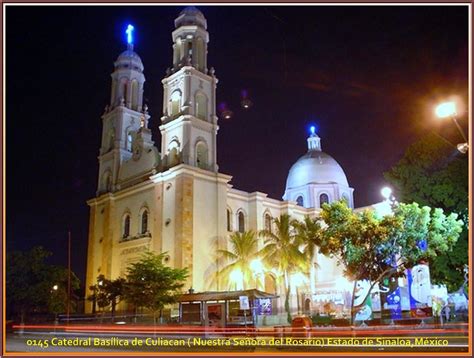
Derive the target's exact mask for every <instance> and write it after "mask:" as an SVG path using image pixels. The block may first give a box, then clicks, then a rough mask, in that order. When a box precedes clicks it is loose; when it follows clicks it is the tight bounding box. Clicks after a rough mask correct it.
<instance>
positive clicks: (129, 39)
mask: <svg viewBox="0 0 474 358" xmlns="http://www.w3.org/2000/svg"><path fill="white" fill-rule="evenodd" d="M133 30H135V28H134V27H133V26H132V25H128V26H127V29H126V30H125V33H126V34H127V44H128V46H127V48H128V50H129V51H133Z"/></svg>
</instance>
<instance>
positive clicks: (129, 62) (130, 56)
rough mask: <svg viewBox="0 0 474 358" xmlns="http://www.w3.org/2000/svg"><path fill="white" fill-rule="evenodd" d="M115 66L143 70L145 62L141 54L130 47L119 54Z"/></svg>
mask: <svg viewBox="0 0 474 358" xmlns="http://www.w3.org/2000/svg"><path fill="white" fill-rule="evenodd" d="M115 68H130V69H133V70H136V71H140V72H142V71H143V62H142V59H141V58H140V56H138V54H137V53H136V52H135V51H133V50H132V49H130V48H129V49H127V50H125V51H124V52H122V53H121V54H120V55H119V57H118V58H117V61H115Z"/></svg>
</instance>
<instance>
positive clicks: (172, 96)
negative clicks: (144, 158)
mask: <svg viewBox="0 0 474 358" xmlns="http://www.w3.org/2000/svg"><path fill="white" fill-rule="evenodd" d="M175 27H176V29H175V30H174V31H173V33H172V38H173V66H172V67H171V68H169V69H168V70H167V73H166V77H165V78H164V79H163V80H162V83H163V89H164V93H163V117H162V118H161V121H162V125H161V126H160V131H161V155H162V161H163V164H164V166H165V167H166V168H171V167H173V166H175V165H178V164H181V163H184V164H187V165H191V166H195V167H198V168H200V169H203V170H208V171H213V172H217V171H218V166H217V152H216V137H217V131H218V129H219V127H218V125H217V115H216V84H217V82H218V80H217V78H216V77H215V76H214V70H213V69H212V68H211V69H210V70H209V69H208V68H207V44H208V42H209V33H208V32H207V30H206V29H207V21H206V18H205V17H204V15H203V14H202V12H201V11H199V10H198V9H197V8H195V7H193V6H191V7H187V8H185V9H184V10H183V11H182V12H181V13H180V14H179V16H178V18H176V20H175Z"/></svg>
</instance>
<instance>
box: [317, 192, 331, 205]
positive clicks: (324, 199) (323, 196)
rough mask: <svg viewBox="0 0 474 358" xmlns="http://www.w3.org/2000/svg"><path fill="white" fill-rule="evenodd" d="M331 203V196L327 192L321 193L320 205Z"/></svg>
mask: <svg viewBox="0 0 474 358" xmlns="http://www.w3.org/2000/svg"><path fill="white" fill-rule="evenodd" d="M328 203H329V196H328V195H327V194H325V193H323V194H321V195H320V196H319V207H321V208H322V207H323V204H328Z"/></svg>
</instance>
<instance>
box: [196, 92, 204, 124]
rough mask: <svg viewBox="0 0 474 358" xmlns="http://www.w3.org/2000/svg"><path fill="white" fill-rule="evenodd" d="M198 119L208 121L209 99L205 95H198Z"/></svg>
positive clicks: (200, 93) (199, 93)
mask: <svg viewBox="0 0 474 358" xmlns="http://www.w3.org/2000/svg"><path fill="white" fill-rule="evenodd" d="M195 111H196V117H198V118H199V119H204V120H206V119H207V97H206V95H205V94H204V93H202V92H198V93H197V94H196V109H195Z"/></svg>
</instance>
